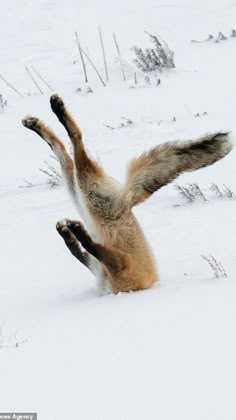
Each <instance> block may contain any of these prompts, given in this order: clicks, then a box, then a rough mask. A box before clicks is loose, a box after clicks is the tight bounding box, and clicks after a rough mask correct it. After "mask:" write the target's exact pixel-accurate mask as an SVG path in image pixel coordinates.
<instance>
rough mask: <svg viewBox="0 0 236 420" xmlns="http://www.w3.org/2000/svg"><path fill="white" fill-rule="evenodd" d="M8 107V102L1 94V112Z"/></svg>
mask: <svg viewBox="0 0 236 420" xmlns="http://www.w3.org/2000/svg"><path fill="white" fill-rule="evenodd" d="M6 107H7V101H6V99H4V98H3V96H2V95H1V94H0V110H1V111H4V109H5V108H6Z"/></svg>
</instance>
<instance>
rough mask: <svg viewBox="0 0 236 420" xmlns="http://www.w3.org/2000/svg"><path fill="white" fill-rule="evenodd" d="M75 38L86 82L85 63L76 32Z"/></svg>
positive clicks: (86, 81)
mask: <svg viewBox="0 0 236 420" xmlns="http://www.w3.org/2000/svg"><path fill="white" fill-rule="evenodd" d="M75 38H76V42H77V45H78V49H79V55H80V58H81V62H82V66H83V70H84V78H85V83H88V75H87V70H86V65H85V62H84V57H83V51H82V48H81V45H80V42H79V38H78V34H77V32H75Z"/></svg>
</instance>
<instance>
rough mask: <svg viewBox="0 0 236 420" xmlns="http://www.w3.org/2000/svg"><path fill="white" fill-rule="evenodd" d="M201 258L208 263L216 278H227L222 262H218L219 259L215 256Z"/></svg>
mask: <svg viewBox="0 0 236 420" xmlns="http://www.w3.org/2000/svg"><path fill="white" fill-rule="evenodd" d="M201 257H202V258H203V259H204V260H205V261H206V262H207V263H208V265H209V266H210V268H211V270H212V271H213V273H214V277H215V278H217V279H219V278H221V277H227V274H226V271H225V269H224V267H223V265H222V264H221V262H220V261H217V259H216V258H215V257H214V256H213V255H201Z"/></svg>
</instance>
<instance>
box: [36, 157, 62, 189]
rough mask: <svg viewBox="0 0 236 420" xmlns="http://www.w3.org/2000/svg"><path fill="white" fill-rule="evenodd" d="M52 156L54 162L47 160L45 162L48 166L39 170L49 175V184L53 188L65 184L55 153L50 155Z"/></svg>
mask: <svg viewBox="0 0 236 420" xmlns="http://www.w3.org/2000/svg"><path fill="white" fill-rule="evenodd" d="M50 158H51V159H53V163H49V162H48V161H46V160H45V161H44V164H45V165H46V167H45V168H39V170H40V172H42V173H43V174H44V175H45V176H46V177H47V184H49V185H50V187H51V188H55V187H61V186H62V185H63V178H62V176H61V172H60V170H59V168H58V166H57V159H56V157H55V156H53V155H50Z"/></svg>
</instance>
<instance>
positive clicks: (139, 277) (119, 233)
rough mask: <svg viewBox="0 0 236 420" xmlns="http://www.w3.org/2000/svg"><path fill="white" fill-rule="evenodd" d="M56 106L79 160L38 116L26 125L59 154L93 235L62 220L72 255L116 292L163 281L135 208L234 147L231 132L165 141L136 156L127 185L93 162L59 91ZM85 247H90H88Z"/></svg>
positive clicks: (28, 119) (77, 224)
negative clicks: (229, 134) (133, 210)
mask: <svg viewBox="0 0 236 420" xmlns="http://www.w3.org/2000/svg"><path fill="white" fill-rule="evenodd" d="M51 107H52V110H53V112H54V113H55V114H56V115H57V117H58V119H59V121H60V122H61V123H62V124H63V125H64V127H65V129H66V131H67V133H68V135H69V137H70V139H71V142H72V145H73V149H74V156H73V159H71V157H70V156H69V155H68V153H67V152H66V149H65V147H64V145H63V144H62V142H61V141H60V140H59V139H58V138H57V137H56V136H55V134H54V133H53V132H52V130H51V129H50V128H48V127H46V126H45V124H44V123H43V122H42V121H40V120H39V119H37V118H33V117H26V118H25V119H24V120H23V124H24V125H25V126H26V127H27V128H29V129H31V130H33V131H35V132H36V133H38V134H39V135H40V136H41V137H42V138H43V139H44V140H45V141H46V142H47V143H48V144H49V145H50V147H51V148H52V150H53V151H54V153H55V155H56V157H57V158H58V160H59V162H60V165H61V169H62V172H63V174H64V177H65V180H66V182H67V185H68V187H69V190H70V192H71V194H72V197H73V199H74V201H75V203H76V204H77V205H78V208H79V211H80V213H81V216H82V217H83V218H84V221H85V223H86V226H87V229H88V231H89V233H88V232H87V231H86V230H85V228H84V227H83V226H82V224H81V223H80V222H78V221H71V220H64V221H61V222H58V223H57V230H58V232H59V234H60V235H61V236H62V237H63V239H64V241H65V243H66V245H67V247H68V248H69V250H70V251H71V253H72V254H73V255H74V256H75V257H76V258H77V259H78V260H80V261H81V262H82V263H83V264H84V265H86V266H87V267H88V268H89V269H90V270H91V271H92V272H93V273H94V274H95V276H96V277H97V278H98V280H99V281H100V282H101V283H102V287H103V289H104V290H109V291H112V292H114V293H118V292H127V291H130V290H141V289H147V288H149V287H151V286H152V285H153V284H154V283H155V282H156V281H158V274H157V269H156V264H155V259H154V257H153V254H152V252H151V249H150V247H149V245H148V243H147V241H146V239H145V236H144V234H143V232H142V230H141V228H140V226H139V224H138V221H137V220H136V218H135V216H134V214H133V212H132V207H133V206H135V205H137V204H139V203H141V202H142V201H144V200H145V199H146V198H148V197H149V196H150V195H151V194H152V193H153V192H154V191H156V190H158V189H159V188H161V187H162V186H164V185H166V184H167V183H168V182H171V181H172V180H173V179H175V178H176V177H177V176H178V175H179V174H181V173H182V172H184V171H191V170H195V169H199V168H201V167H204V166H207V165H210V164H212V163H214V162H216V161H217V160H219V159H221V158H222V157H224V156H225V155H226V154H227V153H228V152H229V151H230V150H231V148H232V144H231V142H230V140H229V138H228V134H227V133H216V134H214V135H208V136H204V137H202V138H200V139H197V140H194V141H189V142H173V143H164V144H162V145H160V146H157V147H156V148H154V149H152V150H150V151H148V152H145V153H143V154H142V155H141V156H140V157H138V158H137V159H134V160H133V161H132V162H131V163H130V165H129V168H128V175H127V181H126V184H125V185H124V186H123V187H120V186H119V185H118V183H116V182H115V181H114V180H113V179H112V178H110V177H109V176H108V175H106V174H105V172H104V171H103V169H102V168H101V167H100V166H99V165H98V163H97V162H95V161H93V160H92V159H91V158H90V157H89V156H88V155H87V153H86V150H85V148H84V144H83V140H82V133H81V131H80V129H79V127H78V126H77V124H76V123H75V121H74V120H73V118H72V117H71V115H70V114H69V112H68V111H67V109H66V107H65V105H64V103H63V101H62V100H61V98H60V97H59V96H57V95H53V96H52V97H51ZM81 246H82V247H83V249H84V250H82V248H81Z"/></svg>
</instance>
